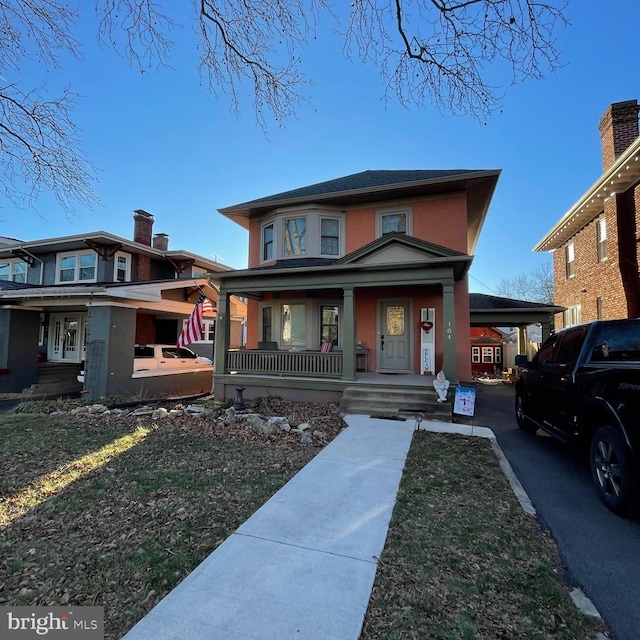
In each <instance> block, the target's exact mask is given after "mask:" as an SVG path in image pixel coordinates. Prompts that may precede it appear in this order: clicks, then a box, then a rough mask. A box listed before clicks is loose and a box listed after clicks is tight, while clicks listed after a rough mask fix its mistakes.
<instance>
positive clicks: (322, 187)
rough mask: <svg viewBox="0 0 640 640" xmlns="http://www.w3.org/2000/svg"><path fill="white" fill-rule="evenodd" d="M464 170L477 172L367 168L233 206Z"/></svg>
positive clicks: (444, 175)
mask: <svg viewBox="0 0 640 640" xmlns="http://www.w3.org/2000/svg"><path fill="white" fill-rule="evenodd" d="M468 173H477V170H475V169H445V170H437V171H436V170H422V169H415V170H414V169H397V170H396V169H386V170H368V171H361V172H360V173H353V174H351V175H350V176H344V177H343V178H335V179H334V180H327V181H326V182H318V183H317V184H312V185H310V186H308V187H300V188H299V189H292V190H291V191H283V192H282V193H276V194H274V195H272V196H266V197H265V198H258V199H256V200H250V201H249V202H244V203H242V204H239V205H236V206H237V207H243V206H245V205H247V206H249V205H256V204H262V203H268V202H279V201H281V200H289V199H293V198H309V197H312V196H320V195H327V194H331V193H344V192H348V191H357V190H360V189H372V188H375V187H385V186H390V185H400V184H407V183H411V182H421V181H424V180H438V179H442V178H449V177H451V176H463V175H465V174H468Z"/></svg>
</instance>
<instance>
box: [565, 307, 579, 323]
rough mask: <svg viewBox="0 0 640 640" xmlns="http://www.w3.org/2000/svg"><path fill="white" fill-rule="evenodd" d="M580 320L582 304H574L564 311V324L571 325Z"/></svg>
mask: <svg viewBox="0 0 640 640" xmlns="http://www.w3.org/2000/svg"><path fill="white" fill-rule="evenodd" d="M581 322H582V305H580V304H575V305H573V306H572V307H569V308H568V309H567V310H566V311H565V312H564V326H565V327H572V326H573V325H574V324H580V323H581Z"/></svg>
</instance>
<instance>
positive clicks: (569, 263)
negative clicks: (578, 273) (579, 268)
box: [565, 242, 576, 278]
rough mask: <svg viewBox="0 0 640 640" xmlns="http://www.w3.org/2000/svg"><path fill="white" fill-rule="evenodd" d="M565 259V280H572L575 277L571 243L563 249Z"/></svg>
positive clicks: (573, 248) (573, 253)
mask: <svg viewBox="0 0 640 640" xmlns="http://www.w3.org/2000/svg"><path fill="white" fill-rule="evenodd" d="M565 259H566V264H567V278H573V276H575V260H576V252H575V247H574V246H573V242H570V243H569V244H568V245H567V246H566V247H565Z"/></svg>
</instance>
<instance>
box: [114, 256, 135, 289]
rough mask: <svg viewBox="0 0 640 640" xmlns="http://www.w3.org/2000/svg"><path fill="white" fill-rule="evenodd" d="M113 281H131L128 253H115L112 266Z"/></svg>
mask: <svg viewBox="0 0 640 640" xmlns="http://www.w3.org/2000/svg"><path fill="white" fill-rule="evenodd" d="M113 281H114V282H130V281H131V256H130V255H129V254H128V253H122V252H120V251H118V253H116V255H115V260H114V265H113Z"/></svg>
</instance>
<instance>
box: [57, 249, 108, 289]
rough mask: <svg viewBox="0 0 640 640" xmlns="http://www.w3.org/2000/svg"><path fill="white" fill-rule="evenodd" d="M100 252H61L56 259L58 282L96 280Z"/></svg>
mask: <svg viewBox="0 0 640 640" xmlns="http://www.w3.org/2000/svg"><path fill="white" fill-rule="evenodd" d="M97 273H98V254H97V253H96V252H95V251H73V252H69V253H59V254H58V256H57V259H56V284H64V283H67V282H96V280H97Z"/></svg>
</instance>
